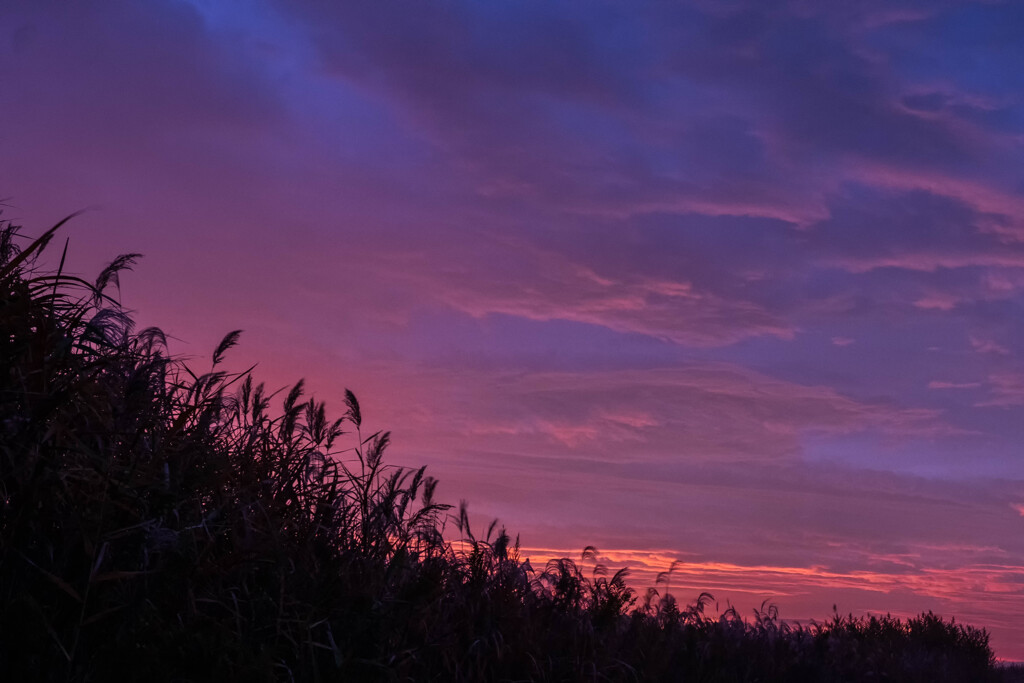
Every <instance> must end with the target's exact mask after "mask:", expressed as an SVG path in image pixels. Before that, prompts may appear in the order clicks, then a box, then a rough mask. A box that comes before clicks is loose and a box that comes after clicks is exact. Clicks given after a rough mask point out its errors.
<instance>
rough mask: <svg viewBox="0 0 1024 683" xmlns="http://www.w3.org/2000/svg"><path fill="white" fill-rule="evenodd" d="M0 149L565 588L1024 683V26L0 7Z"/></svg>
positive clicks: (900, 13) (13, 209) (630, 12)
mask: <svg viewBox="0 0 1024 683" xmlns="http://www.w3.org/2000/svg"><path fill="white" fill-rule="evenodd" d="M0 150H2V153H3V164H2V165H0V197H2V198H3V199H5V203H6V206H5V208H4V211H3V217H4V218H6V219H10V220H13V221H14V222H15V223H18V224H21V225H23V226H25V229H26V232H28V233H31V234H40V233H42V232H43V231H44V230H45V229H46V228H48V227H50V226H51V225H52V224H53V223H55V222H56V221H57V220H59V219H60V218H63V217H64V216H65V215H67V214H69V213H71V212H73V211H76V210H79V209H83V208H84V209H87V210H86V211H85V213H83V214H82V215H81V216H80V217H78V218H76V219H75V220H74V221H72V223H71V224H70V225H69V226H68V228H67V229H66V231H65V234H66V235H67V236H69V237H70V239H71V245H70V248H69V263H70V268H71V269H72V270H73V271H75V272H77V273H80V274H83V275H87V276H90V277H92V276H95V274H97V273H98V272H99V270H100V269H101V268H102V267H103V265H105V264H106V263H108V262H109V261H110V260H111V259H113V258H114V257H115V256H116V255H118V254H120V253H124V252H141V253H143V254H144V255H145V258H144V259H142V260H141V261H140V263H139V265H138V266H137V267H136V269H135V272H134V273H132V274H125V275H124V276H123V277H122V285H123V300H124V303H125V304H126V305H127V306H128V307H129V308H131V309H133V310H135V311H137V316H136V317H137V321H138V323H139V325H143V326H145V325H150V324H157V325H160V326H161V327H163V328H164V329H165V330H166V331H167V332H168V334H170V335H172V336H173V339H172V340H171V351H172V352H173V353H177V354H181V355H184V356H188V357H191V358H193V359H194V362H195V363H196V364H197V365H200V366H202V367H205V364H207V363H208V362H209V356H210V353H211V352H212V350H213V348H214V346H215V345H216V343H217V342H218V341H219V340H220V339H221V337H223V335H224V334H226V333H227V332H229V331H230V330H233V329H236V328H241V329H243V330H245V332H244V335H243V337H242V340H241V344H240V346H239V347H238V348H237V349H235V350H233V351H232V352H231V356H230V361H231V363H232V364H233V367H235V368H236V369H242V368H244V367H246V366H247V365H248V364H251V363H253V362H257V361H258V362H259V366H258V368H257V369H256V371H255V374H256V376H257V378H259V379H262V380H264V381H266V382H267V384H268V385H269V386H271V387H274V388H278V387H283V386H285V385H290V384H291V383H293V382H294V381H295V380H297V379H298V378H300V377H305V378H306V379H307V384H308V386H309V388H310V390H311V391H312V392H314V393H315V394H316V396H317V397H319V398H325V399H326V400H327V402H328V406H329V407H330V406H332V405H333V406H334V409H335V412H336V413H340V408H341V405H342V400H341V399H342V395H343V390H344V388H345V387H350V388H351V389H352V390H353V391H354V392H355V393H356V395H357V396H358V397H359V398H360V401H361V403H362V406H363V412H364V415H365V416H366V421H367V423H368V426H370V427H372V428H375V429H390V430H392V432H393V441H394V445H393V446H392V448H391V450H390V456H389V457H390V459H391V461H392V462H393V463H398V464H405V465H420V464H426V465H428V471H429V472H432V473H433V474H434V475H435V476H436V477H438V478H439V479H440V480H441V485H440V487H439V489H438V494H439V497H440V498H441V499H444V500H446V501H447V502H450V503H457V502H458V501H459V500H460V499H467V500H468V501H469V502H470V510H471V511H472V512H473V513H474V516H475V518H479V519H480V520H481V521H482V522H483V521H485V520H490V519H491V518H493V517H499V518H500V519H501V521H502V522H503V523H504V524H505V525H507V526H508V528H509V529H510V530H511V531H512V532H513V533H519V534H520V535H521V540H522V543H523V546H524V548H525V549H526V550H525V551H524V552H525V554H526V555H529V556H530V557H531V558H532V559H533V562H534V564H535V566H543V563H544V561H545V560H546V559H548V557H550V556H552V555H561V554H570V555H571V556H574V557H578V554H579V552H580V550H581V549H582V547H583V546H584V545H587V544H593V545H595V546H597V547H598V548H599V549H600V551H601V556H602V558H604V560H605V561H606V562H607V563H609V564H610V565H612V566H613V567H618V566H622V565H623V564H629V565H630V566H631V567H633V568H634V572H633V583H634V585H636V586H637V587H638V588H644V587H646V586H648V585H653V581H654V575H655V573H656V572H658V571H662V570H664V569H665V568H667V567H668V565H669V564H670V563H671V562H672V561H673V560H678V561H679V562H680V563H681V564H680V569H679V571H677V572H676V573H675V575H674V576H673V579H672V590H673V592H674V593H676V594H677V595H678V596H679V597H680V599H682V600H684V601H690V600H692V599H693V598H694V597H696V595H697V593H699V592H700V591H702V590H709V591H711V592H712V593H714V595H715V597H716V598H717V599H718V600H719V602H720V605H721V606H722V607H723V608H724V607H725V604H726V601H730V602H731V603H732V604H733V605H735V606H736V607H737V608H738V609H740V611H741V613H743V614H745V615H749V614H750V610H751V608H753V607H755V606H759V605H760V604H761V601H762V600H764V599H766V598H767V599H770V600H771V601H773V602H775V603H776V604H777V605H778V606H779V608H780V612H781V615H782V616H783V618H790V619H808V618H811V617H816V618H823V617H826V616H827V615H828V614H829V613H830V612H831V609H832V605H833V604H836V605H837V606H838V608H839V610H840V611H841V612H843V613H846V612H853V613H855V614H860V613H864V612H867V611H871V612H873V613H885V612H892V613H894V614H900V615H906V614H912V613H916V612H920V611H921V610H928V609H931V610H934V611H935V612H937V613H941V614H943V615H946V616H949V615H955V616H956V617H957V619H958V620H959V621H965V622H968V623H974V624H976V625H979V626H984V627H987V628H988V629H989V630H990V632H991V633H992V634H993V645H994V647H995V650H996V653H997V655H998V656H999V657H1001V658H1006V659H1017V660H1024V621H1022V617H1024V448H1022V444H1024V3H1019V2H1005V3H1002V2H995V1H991V2H967V1H963V2H957V1H949V2H940V1H928V2H909V1H908V2H890V1H885V2H882V1H878V2H874V1H871V0H864V1H860V2H815V1H811V0H807V1H804V2H801V1H798V0H794V1H792V2H764V1H763V0H735V1H734V0H727V1H712V0H694V1H692V2H685V3H684V2H667V1H665V2H631V3H610V2H597V1H595V2H582V1H580V2H559V1H544V2H541V1H530V0H514V1H512V0H507V1H505V0H496V1H494V2H483V1H480V0H464V1H462V2H454V1H447V0H443V1H442V0H438V1H436V2H427V1H425V0H405V1H403V2H391V1H388V2H383V1H380V0H374V1H373V2H328V1H327V0H288V1H285V0H280V1H278V2H273V1H271V0H266V1H264V2H260V1H257V0H253V1H251V2H249V1H242V0H237V1H230V0H216V1H215V0H187V1H186V0H147V1H145V2H142V1H128V0H122V1H118V2H115V1H89V0H81V1H76V2H55V1H53V2H51V1H44V2H28V1H27V0H26V1H21V0H15V1H13V2H12V1H7V2H2V3H0ZM58 251H59V250H58ZM57 255H59V253H58V254H57Z"/></svg>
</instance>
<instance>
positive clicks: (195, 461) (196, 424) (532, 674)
mask: <svg viewBox="0 0 1024 683" xmlns="http://www.w3.org/2000/svg"><path fill="white" fill-rule="evenodd" d="M50 234H51V233H48V235H50ZM47 239H48V238H47ZM47 239H44V240H42V241H37V242H35V243H32V244H31V245H28V246H25V247H24V250H22V251H19V249H18V244H19V241H21V240H20V238H19V236H18V235H17V231H16V229H15V228H14V227H12V226H11V225H9V224H8V225H0V503H2V507H0V680H5V681H23V680H24V681H28V680H33V681H36V680H38V681H113V680H140V681H143V680H144V681H147V682H150V683H157V682H159V681H439V682H440V681H444V682H450V681H595V682H596V681H704V682H714V681H721V682H723V683H724V682H727V681H751V682H753V681H761V682H769V681H779V682H782V681H786V682H792V681H834V682H836V683H838V682H851V683H852V682H857V681H865V682H866V681H872V682H875V681H900V682H906V683H913V682H916V681H920V682H922V683H936V682H939V681H965V682H967V681H971V682H975V681H988V680H991V681H999V680H1007V681H1010V680H1013V681H1016V680H1021V677H1020V676H1019V674H1020V671H1019V670H1016V671H1014V670H1012V669H1009V668H1002V669H997V668H996V666H995V664H994V660H993V656H992V652H991V650H990V648H989V644H988V635H987V633H986V632H985V631H983V630H979V629H975V628H972V627H970V626H965V625H962V624H959V623H956V622H954V621H953V620H947V619H943V618H940V617H938V616H935V615H933V614H930V613H928V614H923V615H920V616H918V617H916V618H912V619H908V620H900V619H895V618H891V617H854V616H843V615H840V614H833V615H832V616H831V617H830V618H828V619H826V620H824V621H822V622H820V623H811V624H805V625H802V626H794V625H790V624H788V623H785V622H783V621H781V620H780V619H779V617H778V614H777V611H776V610H775V608H774V607H773V606H771V605H763V606H762V608H761V609H760V610H754V612H753V617H752V618H750V619H743V618H741V615H740V614H738V613H737V612H736V611H735V610H733V609H729V610H726V611H725V612H724V613H721V614H716V615H714V616H712V615H710V614H709V613H708V612H706V610H705V607H706V606H707V605H708V603H709V601H710V600H711V598H710V596H708V595H706V594H705V595H702V596H700V597H698V598H697V600H696V601H695V602H694V603H693V604H691V605H688V606H683V605H680V604H679V603H677V601H676V599H675V598H674V597H673V596H672V595H670V594H668V593H667V592H665V593H664V594H659V593H658V592H657V591H651V592H649V593H648V594H646V595H644V596H642V597H640V596H637V595H635V594H634V592H633V591H632V590H631V589H630V588H629V587H628V586H627V585H626V571H625V570H620V571H618V572H616V573H614V574H609V573H608V572H607V571H606V570H605V568H604V567H602V566H601V565H599V564H598V563H597V557H598V555H597V552H596V551H595V550H594V549H593V548H587V549H586V550H585V551H584V552H583V555H582V557H581V558H580V560H579V561H578V562H575V561H572V560H569V559H562V560H557V561H552V562H550V563H548V565H547V566H546V567H544V568H533V567H530V566H529V564H528V563H525V562H523V561H521V560H520V558H519V555H518V552H517V550H518V547H517V544H516V543H514V542H512V541H511V539H510V538H509V536H508V535H507V534H506V533H505V531H504V529H496V528H495V525H493V524H492V525H491V528H490V529H488V530H487V531H486V533H483V534H474V532H473V530H471V529H470V526H469V523H468V517H467V515H466V513H465V508H464V507H463V508H461V509H460V510H459V511H458V513H457V514H451V513H450V509H449V506H447V505H443V504H440V503H437V502H436V501H435V500H434V497H433V494H434V489H435V485H436V482H435V481H434V480H433V479H432V478H431V477H429V476H427V475H426V473H425V472H424V470H423V469H419V470H406V469H398V468H394V467H391V466H389V465H386V464H385V463H384V461H383V454H384V450H385V448H386V446H387V444H388V434H387V433H382V432H376V433H367V432H365V431H363V429H362V416H361V414H360V410H359V405H358V403H357V402H356V399H355V397H354V396H352V395H351V393H347V400H346V405H345V412H344V414H343V415H341V417H340V418H338V419H334V420H332V419H329V418H328V416H327V413H326V410H325V407H324V405H323V403H319V402H317V401H315V400H312V399H310V400H305V399H304V398H303V395H302V393H303V392H302V383H301V382H300V383H299V384H297V385H296V386H295V387H293V388H292V389H291V390H290V391H289V392H287V393H286V394H284V395H282V396H280V397H278V398H276V399H275V400H274V401H273V403H274V404H275V405H280V406H281V408H280V409H279V410H272V409H271V403H272V400H271V399H272V397H271V396H269V395H267V393H266V392H265V391H264V389H263V387H262V385H257V384H254V383H253V381H252V378H251V376H250V375H249V373H248V372H245V373H240V374H227V373H225V372H223V371H222V370H221V369H220V367H221V361H222V359H223V356H224V354H225V352H226V351H227V350H228V349H229V348H230V347H231V346H232V345H234V343H235V342H236V340H237V336H238V335H237V333H232V334H230V335H228V336H227V337H226V338H225V340H224V341H223V342H222V343H221V345H220V346H219V347H218V348H217V349H216V351H215V353H214V354H213V362H212V364H211V365H210V366H209V367H208V368H205V369H203V370H199V369H197V368H195V367H192V366H190V365H187V364H186V363H185V362H183V361H181V360H179V359H175V358H172V357H170V356H168V354H167V350H166V346H165V340H164V336H163V334H162V333H161V332H160V330H158V329H155V328H151V329H147V330H141V331H135V330H134V329H133V326H132V322H131V320H130V318H129V317H128V316H127V314H126V313H125V311H124V310H123V309H122V308H121V307H120V305H119V304H118V303H117V300H116V299H115V298H114V297H113V296H112V295H111V293H110V290H112V289H114V286H115V285H117V274H118V271H119V270H123V269H124V268H128V267H130V266H131V264H132V261H133V257H132V256H125V257H121V258H119V259H117V260H115V261H114V263H113V264H112V265H111V267H110V268H108V269H107V270H106V271H104V272H103V273H102V274H101V275H100V277H99V278H98V279H97V281H96V282H95V283H92V282H86V281H83V280H81V279H78V278H75V277H70V276H67V275H64V274H61V273H51V274H40V273H39V272H37V271H35V270H34V269H33V266H32V264H33V260H34V257H35V256H37V255H38V253H39V252H40V251H41V250H42V248H43V247H45V243H46V241H47ZM22 242H24V241H22ZM115 291H116V290H115ZM446 523H447V524H448V526H449V528H451V527H454V529H455V530H457V531H458V535H459V536H460V538H461V540H459V541H456V542H454V543H453V542H449V541H448V540H446V538H445V536H444V535H443V534H442V532H443V531H444V529H445V524H446Z"/></svg>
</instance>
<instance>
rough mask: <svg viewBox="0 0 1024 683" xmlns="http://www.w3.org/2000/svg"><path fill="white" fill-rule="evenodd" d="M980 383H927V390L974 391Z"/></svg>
mask: <svg viewBox="0 0 1024 683" xmlns="http://www.w3.org/2000/svg"><path fill="white" fill-rule="evenodd" d="M980 386H981V382H943V381H939V380H935V381H931V382H928V388H929V389H976V388H977V387H980Z"/></svg>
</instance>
